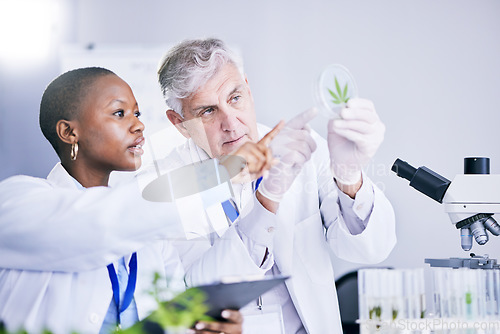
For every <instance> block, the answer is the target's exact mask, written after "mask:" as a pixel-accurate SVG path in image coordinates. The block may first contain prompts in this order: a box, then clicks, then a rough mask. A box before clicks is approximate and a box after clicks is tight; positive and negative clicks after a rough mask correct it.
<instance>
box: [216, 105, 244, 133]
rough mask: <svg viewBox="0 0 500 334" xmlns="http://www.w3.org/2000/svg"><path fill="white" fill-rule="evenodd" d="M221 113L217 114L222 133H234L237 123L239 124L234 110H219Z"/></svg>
mask: <svg viewBox="0 0 500 334" xmlns="http://www.w3.org/2000/svg"><path fill="white" fill-rule="evenodd" d="M220 110H221V112H220V113H219V116H220V118H221V119H220V123H221V128H222V130H223V131H234V130H235V129H236V127H237V126H238V123H239V122H240V121H239V120H238V117H237V114H236V112H235V111H234V110H231V108H227V107H226V108H221V109H220Z"/></svg>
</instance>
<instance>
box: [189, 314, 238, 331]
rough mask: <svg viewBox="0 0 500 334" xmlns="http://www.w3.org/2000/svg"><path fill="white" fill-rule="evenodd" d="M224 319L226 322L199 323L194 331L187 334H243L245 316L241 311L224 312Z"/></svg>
mask: <svg viewBox="0 0 500 334" xmlns="http://www.w3.org/2000/svg"><path fill="white" fill-rule="evenodd" d="M221 315H222V317H223V318H224V319H226V321H224V322H219V321H210V322H209V321H198V322H197V323H196V325H195V326H194V328H193V329H190V330H189V331H188V332H187V333H196V334H213V333H219V334H220V333H223V334H241V333H242V331H243V327H242V324H243V316H242V315H241V313H240V312H239V311H234V310H224V311H222V314H221Z"/></svg>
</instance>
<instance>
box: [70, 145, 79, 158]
mask: <svg viewBox="0 0 500 334" xmlns="http://www.w3.org/2000/svg"><path fill="white" fill-rule="evenodd" d="M77 155H78V143H77V142H76V143H73V144H72V145H71V154H70V156H71V160H73V161H75V160H76V156H77Z"/></svg>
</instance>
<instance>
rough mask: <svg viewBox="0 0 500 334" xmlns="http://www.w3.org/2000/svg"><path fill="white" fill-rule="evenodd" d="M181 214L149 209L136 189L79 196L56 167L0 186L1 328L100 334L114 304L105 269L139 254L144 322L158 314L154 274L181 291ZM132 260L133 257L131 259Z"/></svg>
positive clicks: (138, 290) (162, 207)
mask: <svg viewBox="0 0 500 334" xmlns="http://www.w3.org/2000/svg"><path fill="white" fill-rule="evenodd" d="M177 221H178V220H177V213H176V211H175V209H174V208H173V207H171V206H168V205H165V204H158V203H149V202H146V201H144V200H143V199H142V198H141V197H140V193H139V192H138V189H137V186H136V185H134V184H129V185H126V186H125V185H124V186H122V187H119V188H116V189H112V188H107V187H95V188H88V189H79V188H78V186H77V184H76V182H75V180H74V179H73V178H71V176H70V175H69V174H68V173H67V172H66V171H65V169H64V168H63V167H62V165H60V164H57V165H56V166H55V167H54V169H53V170H52V171H51V173H50V174H49V176H48V177H47V179H39V178H32V177H27V176H15V177H11V178H9V179H7V180H5V181H3V182H1V183H0V254H1V255H0V321H3V322H4V323H5V324H6V326H7V329H8V330H11V331H15V330H17V329H19V328H21V327H22V328H24V329H26V330H27V331H28V332H29V333H37V332H41V331H42V330H43V329H45V328H46V329H49V330H51V331H53V332H54V333H70V332H71V331H77V332H79V333H98V332H99V329H100V328H101V324H102V321H103V319H104V316H105V314H106V312H107V310H108V307H109V305H110V301H111V298H112V294H113V293H112V288H111V283H110V280H109V275H108V271H107V268H106V266H107V265H108V264H109V263H112V262H115V261H116V260H118V259H119V258H121V257H122V256H125V258H126V262H127V263H128V258H129V257H130V254H131V253H132V252H134V251H137V257H138V276H137V285H136V292H135V301H136V304H137V310H138V314H139V319H142V318H144V317H145V316H146V315H147V314H149V313H150V312H151V311H152V310H154V308H155V307H156V303H155V301H154V300H153V299H152V297H151V296H150V295H148V293H147V291H148V290H150V289H151V283H152V279H153V275H154V273H155V272H158V273H160V274H162V275H163V276H164V277H173V278H174V281H175V282H176V283H175V284H174V286H175V289H179V288H181V289H182V287H183V283H182V275H183V270H182V266H181V265H180V262H179V259H178V255H177V253H176V251H175V250H174V249H173V247H171V245H170V243H169V242H165V241H161V240H160V239H165V238H167V237H171V236H173V235H175V232H174V231H175V229H176V226H175V225H176V223H177ZM127 257H128V258H127Z"/></svg>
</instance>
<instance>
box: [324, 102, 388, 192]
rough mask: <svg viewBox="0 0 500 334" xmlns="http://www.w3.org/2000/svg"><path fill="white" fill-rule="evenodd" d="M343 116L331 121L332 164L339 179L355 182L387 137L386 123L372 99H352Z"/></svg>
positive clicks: (329, 125) (349, 182)
mask: <svg viewBox="0 0 500 334" xmlns="http://www.w3.org/2000/svg"><path fill="white" fill-rule="evenodd" d="M340 117H341V119H331V120H330V121H329V122H328V148H329V150H330V164H331V168H332V173H333V176H334V177H335V179H336V180H337V181H338V182H339V183H342V184H344V185H352V184H356V183H357V182H359V180H360V179H361V170H362V169H363V168H364V167H365V166H366V165H367V164H368V162H369V161H370V159H371V158H372V157H373V156H374V155H375V152H377V149H378V147H379V146H380V144H381V143H382V141H383V140H384V132H385V126H384V124H383V123H382V122H381V121H380V119H379V117H378V115H377V112H376V111H375V107H374V105H373V102H372V101H370V100H365V99H359V98H355V99H351V100H349V101H348V102H347V105H346V108H344V109H342V111H341V112H340Z"/></svg>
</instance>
